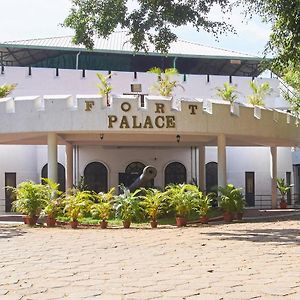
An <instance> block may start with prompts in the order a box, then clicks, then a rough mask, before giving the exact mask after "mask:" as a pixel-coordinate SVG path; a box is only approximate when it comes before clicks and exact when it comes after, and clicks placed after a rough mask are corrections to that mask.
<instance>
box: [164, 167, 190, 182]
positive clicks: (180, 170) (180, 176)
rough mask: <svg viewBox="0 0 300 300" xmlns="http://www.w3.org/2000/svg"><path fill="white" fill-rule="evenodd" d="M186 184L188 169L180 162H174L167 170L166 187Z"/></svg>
mask: <svg viewBox="0 0 300 300" xmlns="http://www.w3.org/2000/svg"><path fill="white" fill-rule="evenodd" d="M185 182H186V168H185V166H184V165H183V164H182V163H180V162H172V163H170V164H168V165H167V167H166V169H165V186H167V185H168V184H170V183H174V184H178V183H185Z"/></svg>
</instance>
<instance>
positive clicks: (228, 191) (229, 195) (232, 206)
mask: <svg viewBox="0 0 300 300" xmlns="http://www.w3.org/2000/svg"><path fill="white" fill-rule="evenodd" d="M218 190H219V192H220V193H221V195H220V196H219V206H220V207H221V208H222V210H223V211H224V212H230V213H234V212H235V211H236V201H237V200H238V199H239V198H241V197H242V193H241V189H239V188H235V187H234V185H233V184H227V185H226V186H225V187H221V186H220V187H219V188H218Z"/></svg>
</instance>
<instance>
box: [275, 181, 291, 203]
mask: <svg viewBox="0 0 300 300" xmlns="http://www.w3.org/2000/svg"><path fill="white" fill-rule="evenodd" d="M292 187H293V185H292V184H286V183H285V181H284V178H277V189H278V191H279V193H280V195H281V201H280V207H281V208H286V207H287V203H286V201H285V196H286V195H287V193H288V192H289V191H290V189H291V188H292Z"/></svg>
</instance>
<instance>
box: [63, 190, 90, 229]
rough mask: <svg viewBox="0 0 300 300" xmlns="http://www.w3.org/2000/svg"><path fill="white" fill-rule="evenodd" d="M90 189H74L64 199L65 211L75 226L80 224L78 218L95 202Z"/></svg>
mask: <svg viewBox="0 0 300 300" xmlns="http://www.w3.org/2000/svg"><path fill="white" fill-rule="evenodd" d="M92 198H93V196H92V194H91V192H90V191H79V190H73V191H71V192H70V193H68V194H67V195H66V197H65V199H64V204H65V207H64V213H65V215H66V216H67V217H68V218H69V219H70V220H71V222H73V223H72V224H71V226H74V228H76V227H77V225H78V218H79V217H81V216H83V215H84V214H85V213H86V212H87V211H89V208H90V207H91V205H92V204H93V202H92V200H91V199H92Z"/></svg>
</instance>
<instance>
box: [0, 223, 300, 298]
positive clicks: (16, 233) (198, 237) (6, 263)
mask: <svg viewBox="0 0 300 300" xmlns="http://www.w3.org/2000/svg"><path fill="white" fill-rule="evenodd" d="M299 228H300V217H295V218H294V219H293V220H282V221H280V222H276V221H269V222H253V223H234V224H228V225H227V224H214V225H209V226H204V225H202V226H201V225H199V226H192V227H188V228H175V227H164V228H160V229H159V228H158V229H154V230H151V229H129V230H128V229H107V230H100V229H79V230H71V229H65V228H53V229H51V228H50V229H48V228H27V227H25V226H16V225H7V224H0V299H1V300H8V299H14V300H15V299H22V300H24V299H26V300H29V299H32V300H34V299H39V300H40V299H42V300H44V299H70V300H71V299H72V300H77V299H104V300H106V299H107V300H109V299H113V300H117V299H124V300H127V299H128V300H129V299H138V300H140V299H166V300H168V299H189V300H192V299H259V298H260V299H300V268H299V261H300V237H299V233H300V229H299Z"/></svg>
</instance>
